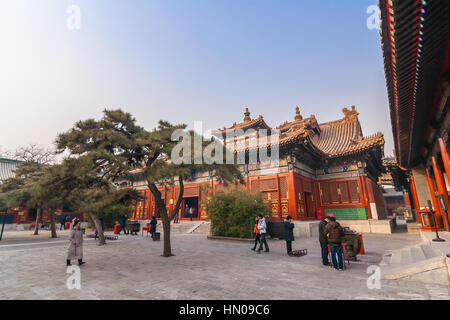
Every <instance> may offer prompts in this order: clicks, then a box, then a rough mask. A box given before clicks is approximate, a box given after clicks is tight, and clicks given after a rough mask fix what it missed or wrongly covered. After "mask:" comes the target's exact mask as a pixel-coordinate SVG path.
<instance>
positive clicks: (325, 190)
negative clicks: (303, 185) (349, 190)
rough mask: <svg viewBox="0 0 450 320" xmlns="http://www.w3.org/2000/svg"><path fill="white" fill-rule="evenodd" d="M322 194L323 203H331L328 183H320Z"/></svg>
mask: <svg viewBox="0 0 450 320" xmlns="http://www.w3.org/2000/svg"><path fill="white" fill-rule="evenodd" d="M320 195H321V197H322V203H330V193H329V185H328V183H321V184H320Z"/></svg>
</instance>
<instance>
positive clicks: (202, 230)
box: [188, 221, 211, 235]
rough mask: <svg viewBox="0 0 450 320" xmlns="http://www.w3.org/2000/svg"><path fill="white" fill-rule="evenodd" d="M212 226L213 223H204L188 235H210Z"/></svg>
mask: <svg viewBox="0 0 450 320" xmlns="http://www.w3.org/2000/svg"><path fill="white" fill-rule="evenodd" d="M210 226H211V222H209V221H203V223H201V224H199V225H198V226H196V227H195V228H194V229H193V230H192V231H191V232H188V233H191V234H204V235H208V234H209V228H210Z"/></svg>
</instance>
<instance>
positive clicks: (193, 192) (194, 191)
mask: <svg viewBox="0 0 450 320" xmlns="http://www.w3.org/2000/svg"><path fill="white" fill-rule="evenodd" d="M198 195H199V192H198V187H194V188H186V189H184V194H183V197H184V198H187V197H198Z"/></svg>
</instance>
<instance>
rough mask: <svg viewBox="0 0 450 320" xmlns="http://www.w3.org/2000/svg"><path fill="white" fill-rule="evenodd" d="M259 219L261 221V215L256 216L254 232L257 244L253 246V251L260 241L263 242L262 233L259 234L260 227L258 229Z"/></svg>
mask: <svg viewBox="0 0 450 320" xmlns="http://www.w3.org/2000/svg"><path fill="white" fill-rule="evenodd" d="M258 221H259V217H256V218H255V225H254V226H253V233H254V234H255V245H254V246H253V248H252V250H253V251H255V250H256V246H257V245H258V243H260V242H261V235H260V234H259V229H258Z"/></svg>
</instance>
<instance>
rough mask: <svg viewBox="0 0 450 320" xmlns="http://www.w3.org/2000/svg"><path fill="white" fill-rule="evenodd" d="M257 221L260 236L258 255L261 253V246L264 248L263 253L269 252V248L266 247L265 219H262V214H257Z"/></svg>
mask: <svg viewBox="0 0 450 320" xmlns="http://www.w3.org/2000/svg"><path fill="white" fill-rule="evenodd" d="M258 217H259V220H258V230H259V234H260V235H261V238H260V239H259V249H258V251H256V252H258V253H261V250H262V249H263V244H264V246H265V248H266V250H265V252H269V246H268V245H267V241H266V233H267V224H266V219H264V216H263V215H262V214H258Z"/></svg>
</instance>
